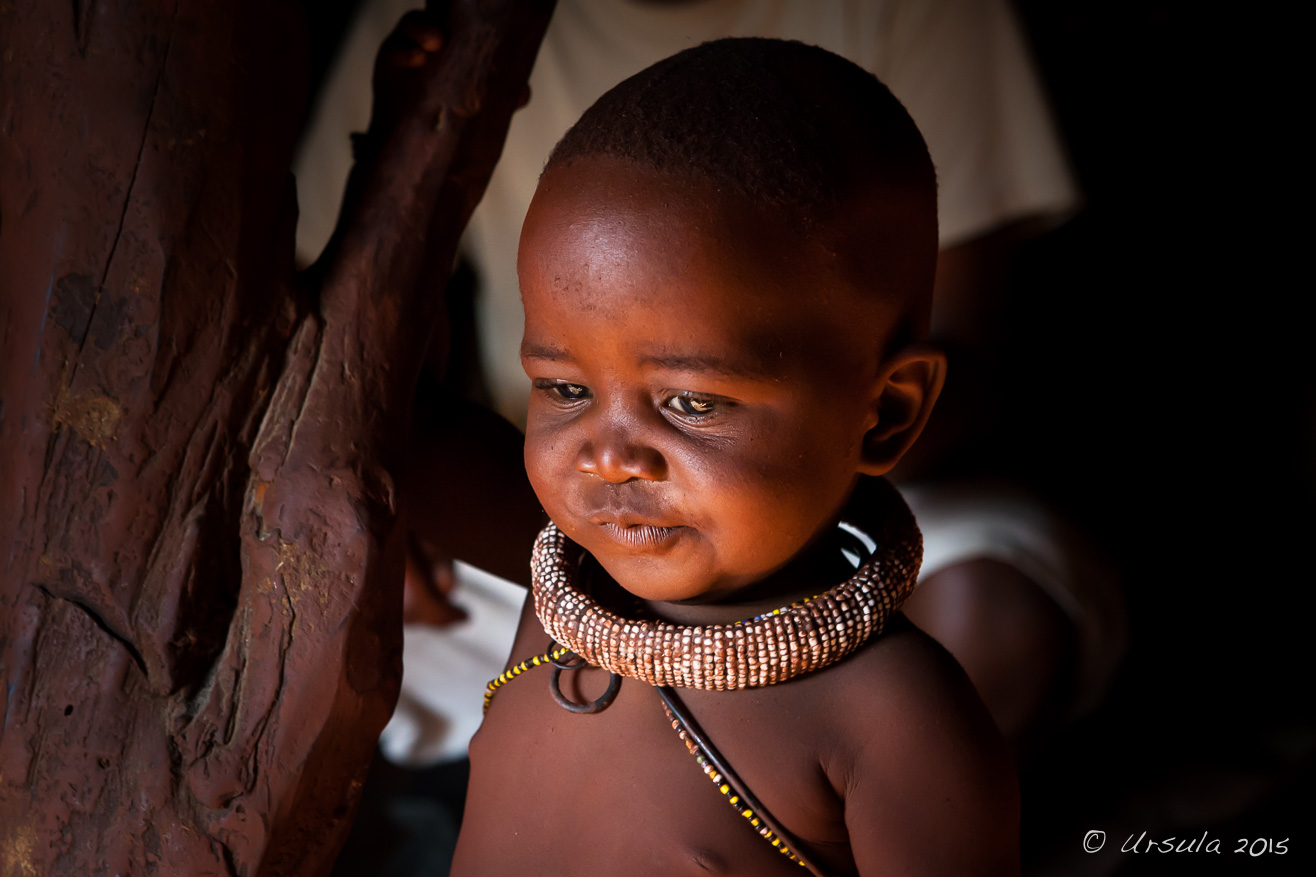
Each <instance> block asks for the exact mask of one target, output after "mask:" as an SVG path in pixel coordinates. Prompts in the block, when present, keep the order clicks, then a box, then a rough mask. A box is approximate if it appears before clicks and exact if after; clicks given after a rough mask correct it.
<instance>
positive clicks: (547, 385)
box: [534, 380, 589, 402]
mask: <svg viewBox="0 0 1316 877" xmlns="http://www.w3.org/2000/svg"><path fill="white" fill-rule="evenodd" d="M534 385H535V389H536V390H547V391H549V392H551V393H553V394H554V395H556V396H558V397H559V398H562V399H565V400H566V401H568V402H574V401H576V400H577V399H584V398H587V397H588V396H589V387H585V386H582V385H580V384H569V383H567V382H566V381H549V380H539V381H535V382H534Z"/></svg>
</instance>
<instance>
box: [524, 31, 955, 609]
mask: <svg viewBox="0 0 1316 877" xmlns="http://www.w3.org/2000/svg"><path fill="white" fill-rule="evenodd" d="M936 247H937V229H936V194H935V180H934V174H933V170H932V164H931V161H930V160H929V158H928V155H927V150H926V147H925V146H924V145H923V140H922V138H921V137H920V136H919V134H918V131H917V129H916V128H915V127H914V124H913V122H912V121H911V120H910V118H909V116H908V115H907V114H906V113H905V111H904V109H903V108H902V107H901V106H900V104H899V103H898V102H897V101H896V100H895V99H894V98H893V97H892V96H891V95H890V93H889V92H888V91H887V90H886V88H885V87H884V86H882V85H881V83H879V82H878V81H877V80H876V79H874V78H873V77H872V76H871V75H870V74H868V73H866V72H864V71H863V70H861V69H860V68H858V67H856V66H854V65H853V64H851V63H850V62H848V61H845V60H843V59H841V58H838V57H836V56H835V55H831V54H829V53H827V52H825V51H823V50H821V49H817V48H813V47H809V46H804V45H801V44H799V43H787V42H780V41H775V40H723V41H719V42H716V43H709V44H705V45H703V46H699V47H697V48H694V49H691V50H688V51H686V52H682V53H681V54H679V55H676V56H674V57H672V58H669V59H667V60H666V61H663V62H661V63H659V64H657V65H654V66H653V67H651V68H649V69H648V70H645V71H643V72H641V73H639V74H637V75H636V76H634V77H632V78H631V79H629V80H627V81H626V82H623V83H622V84H621V85H619V86H617V87H616V88H614V89H613V90H612V91H610V92H609V93H608V94H606V95H604V96H603V97H602V98H600V100H599V101H598V103H596V104H595V105H594V106H593V107H592V108H591V109H590V110H589V111H587V112H586V113H585V115H584V116H583V117H582V118H581V120H580V121H579V122H578V123H577V124H576V126H575V127H574V128H572V130H571V131H570V132H568V133H567V135H566V136H565V137H564V138H563V139H562V142H561V143H559V144H558V146H557V148H556V149H555V150H554V152H553V155H552V156H551V157H550V159H549V162H548V165H547V167H546V168H545V170H544V174H543V176H542V177H541V179H540V184H539V189H538V191H537V192H536V194H535V198H534V201H533V203H532V204H531V207H530V211H529V214H528V215H527V217H526V222H525V227H524V229H523V231H522V237H521V250H520V256H519V265H518V269H519V273H520V278H521V292H522V300H523V302H524V305H525V311H526V330H525V338H524V341H523V344H522V360H523V363H524V365H525V368H526V371H527V373H528V374H529V375H530V378H531V379H532V381H533V382H534V387H535V389H534V392H533V394H532V397H531V403H530V413H529V419H528V420H529V422H528V429H527V439H526V468H527V470H528V472H529V474H530V480H531V483H532V484H533V486H534V488H535V491H536V493H537V494H538V495H539V498H540V500H541V502H542V503H543V504H544V508H545V510H546V511H547V512H548V513H549V516H550V517H551V518H552V519H553V520H554V521H555V522H556V523H557V524H558V526H559V527H560V528H561V529H562V531H563V532H564V533H565V534H566V535H567V536H569V537H570V538H572V539H573V540H575V541H576V542H578V543H580V544H581V545H582V546H584V547H585V548H586V549H587V550H589V551H590V552H591V553H592V554H593V555H594V556H595V557H596V558H597V559H598V561H599V562H600V563H601V564H602V565H603V567H604V568H605V569H606V570H607V571H608V572H609V574H611V575H612V576H613V577H614V578H615V579H616V580H617V581H618V582H619V583H620V584H621V585H622V586H623V587H625V588H626V589H627V590H629V591H631V592H632V593H634V594H636V595H638V596H640V597H643V598H645V599H651V600H664V601H674V600H688V599H695V598H704V599H709V598H714V599H715V598H719V597H724V596H726V595H728V594H729V593H731V592H733V591H735V590H737V589H739V588H742V587H744V586H745V585H748V584H750V583H753V582H756V581H759V580H761V579H763V578H765V577H767V576H768V575H770V574H772V573H773V572H775V571H777V570H779V569H781V568H782V567H784V566H785V565H786V564H787V563H788V562H789V561H790V560H791V559H792V558H794V557H796V556H798V555H799V554H800V553H801V552H802V551H803V550H804V549H805V548H806V547H808V546H809V545H810V544H812V543H813V542H814V541H815V540H816V539H817V538H818V537H819V536H820V535H821V533H823V532H824V531H825V530H826V528H828V527H829V526H830V525H831V524H832V523H833V522H834V521H835V520H836V517H837V515H838V514H839V513H840V511H841V508H842V507H843V506H844V504H845V502H846V500H847V499H848V497H849V495H850V492H851V491H852V489H853V487H854V484H855V481H856V480H857V478H858V477H859V475H861V474H872V475H878V474H882V473H884V472H886V471H887V470H889V469H890V468H891V467H892V466H893V465H894V464H895V462H896V461H897V460H898V459H899V458H900V456H901V455H902V454H903V453H904V451H905V450H906V449H907V448H908V446H909V445H910V444H911V443H912V442H913V440H914V438H915V437H916V436H917V434H918V432H919V431H920V430H921V429H922V425H923V423H924V421H925V419H926V417H927V414H928V411H929V410H930V408H931V405H932V402H933V401H934V400H935V397H936V394H937V391H938V390H939V388H940V381H941V375H942V371H943V360H942V359H941V357H940V355H939V354H937V353H935V352H933V351H931V350H929V349H927V348H925V347H922V346H921V345H919V344H918V343H917V339H919V338H920V337H922V336H923V335H924V334H925V333H926V331H927V321H928V313H929V308H930V301H931V289H932V275H933V267H934V264H935V259H936Z"/></svg>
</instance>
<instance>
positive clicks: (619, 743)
mask: <svg viewBox="0 0 1316 877" xmlns="http://www.w3.org/2000/svg"><path fill="white" fill-rule="evenodd" d="M520 639H521V640H522V641H524V640H525V639H526V638H525V637H521V638H520ZM519 645H520V644H519ZM518 657H520V654H519V653H518ZM549 676H550V670H549V668H547V667H538V668H535V669H534V670H532V671H529V672H527V673H525V674H523V675H522V676H521V677H520V678H518V679H516V680H515V681H514V682H513V683H510V684H508V685H507V686H505V687H504V688H503V689H502V690H500V691H499V693H498V694H497V695H496V697H495V700H494V703H493V705H492V707H491V708H490V710H489V713H488V715H487V716H486V719H485V723H484V725H483V726H482V728H481V730H480V732H479V734H477V736H476V738H475V740H474V741H473V742H472V744H471V762H472V768H471V789H470V793H469V796H468V799H467V809H466V816H465V821H464V823H463V829H462V838H461V842H460V844H459V846H458V855H457V860H456V862H455V863H454V870H453V873H454V874H458V875H461V874H467V875H471V874H479V875H497V874H509V875H510V874H526V873H537V874H545V875H552V874H572V875H588V874H600V875H602V874H623V873H624V874H636V875H640V874H664V875H680V874H687V873H688V874H723V875H738V874H746V875H748V874H758V875H769V874H774V873H780V874H797V875H798V874H801V873H803V871H802V869H801V868H800V867H799V866H798V865H796V864H795V863H793V862H791V861H790V860H789V859H787V858H786V857H784V856H782V855H781V854H780V853H779V852H778V851H777V850H776V849H775V848H774V847H773V846H772V845H770V844H769V843H768V842H766V841H765V840H764V839H763V838H762V837H761V836H760V834H759V832H758V830H757V829H756V827H755V826H754V825H753V824H751V823H752V821H753V820H752V819H747V818H746V817H744V816H743V815H742V812H741V810H742V808H741V807H735V806H732V804H731V803H730V802H729V800H728V799H729V797H730V795H728V794H726V793H724V790H723V789H722V788H721V786H722V785H723V783H715V782H714V781H713V780H712V779H711V778H710V776H709V775H708V774H707V773H706V772H705V770H704V769H703V768H702V767H701V765H700V764H699V763H698V761H697V760H696V758H695V757H694V756H692V755H691V753H690V752H689V750H688V748H687V746H686V745H685V743H683V742H682V740H681V739H680V737H679V736H678V734H677V733H676V731H675V730H673V728H672V725H671V722H670V721H669V720H668V718H667V716H666V714H665V713H664V710H663V706H662V702H661V700H660V699H659V697H658V694H657V692H656V691H655V690H654V689H652V688H650V687H649V686H647V685H645V684H643V683H641V682H637V681H634V680H623V681H622V685H621V689H620V691H619V692H618V695H617V697H616V700H615V701H614V702H613V704H612V705H611V706H610V707H608V708H607V709H606V710H603V711H602V712H599V713H595V714H586V715H581V714H573V713H570V712H568V711H566V710H564V709H563V708H562V707H560V706H559V705H558V704H557V703H556V702H555V701H554V699H553V697H552V696H551V694H550V691H549ZM607 685H608V676H607V674H606V673H603V672H601V671H597V670H593V669H587V670H583V671H577V672H572V673H563V674H562V676H561V690H562V693H563V694H564V695H565V696H566V697H568V698H570V699H571V700H573V701H577V702H585V701H589V700H593V699H594V698H596V697H597V696H599V695H600V694H602V693H603V691H604V690H605V689H606V688H607ZM681 694H682V696H683V699H684V701H685V704H686V706H687V707H688V708H689V709H690V712H691V713H693V714H694V716H695V718H696V720H697V721H698V722H699V723H700V725H701V726H702V727H703V729H704V731H705V732H706V733H707V734H708V736H709V737H710V739H712V740H713V742H714V744H715V745H716V746H717V748H718V749H719V750H721V752H722V754H723V755H724V757H725V758H726V759H727V760H728V761H729V762H730V763H731V765H732V767H733V768H734V769H735V771H736V772H737V773H738V774H739V775H740V776H741V779H742V780H743V781H744V782H745V784H746V785H748V786H749V787H750V788H751V789H752V791H753V793H754V794H755V795H757V796H758V797H759V799H760V800H761V801H762V803H763V804H764V805H765V806H766V807H767V808H768V809H769V811H770V812H771V813H772V814H773V815H774V816H775V817H776V819H777V821H778V822H780V823H781V824H782V825H783V826H784V827H785V828H786V829H787V830H788V831H790V832H791V833H792V834H794V835H795V836H796V837H798V838H799V839H800V840H801V841H803V842H804V843H805V845H806V849H807V850H808V851H809V853H810V855H813V856H814V857H815V858H818V857H821V858H824V859H827V860H830V861H831V862H832V863H833V865H834V866H836V867H837V870H839V871H842V872H844V871H845V870H847V868H846V867H845V862H846V861H848V859H849V856H848V845H847V843H846V838H847V836H846V834H845V829H844V824H843V814H842V808H841V805H840V801H839V799H838V798H837V797H836V795H835V793H834V792H833V791H832V790H831V788H830V786H829V785H828V784H827V782H826V780H825V777H824V775H823V771H822V770H821V768H820V766H819V762H818V754H817V752H816V751H815V750H814V748H813V747H812V746H811V745H810V740H809V735H808V734H802V733H800V731H801V725H800V717H799V716H798V715H793V714H791V711H790V710H789V709H784V708H783V704H785V703H788V702H789V699H785V700H783V698H782V697H781V696H780V694H779V693H777V692H763V691H759V692H728V693H708V692H681ZM733 794H734V793H733ZM850 867H851V868H852V867H853V866H852V864H851V865H850Z"/></svg>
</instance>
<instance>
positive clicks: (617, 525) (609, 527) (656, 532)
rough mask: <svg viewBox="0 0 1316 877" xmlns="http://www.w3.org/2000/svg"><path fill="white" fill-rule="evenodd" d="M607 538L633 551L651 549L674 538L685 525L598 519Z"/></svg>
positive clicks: (683, 529)
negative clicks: (668, 525) (669, 525)
mask: <svg viewBox="0 0 1316 877" xmlns="http://www.w3.org/2000/svg"><path fill="white" fill-rule="evenodd" d="M598 526H599V529H601V530H602V531H603V532H604V533H605V534H607V536H608V538H609V539H611V540H612V541H614V542H616V543H617V544H619V545H621V546H623V547H625V548H630V549H632V550H635V551H653V550H655V549H658V548H662V547H664V546H665V545H667V544H669V543H670V542H672V541H673V540H675V539H676V538H677V537H678V536H679V535H680V534H681V533H682V532H683V531H685V530H686V529H688V528H686V527H664V526H660V525H658V524H626V523H622V522H621V521H599V522H598Z"/></svg>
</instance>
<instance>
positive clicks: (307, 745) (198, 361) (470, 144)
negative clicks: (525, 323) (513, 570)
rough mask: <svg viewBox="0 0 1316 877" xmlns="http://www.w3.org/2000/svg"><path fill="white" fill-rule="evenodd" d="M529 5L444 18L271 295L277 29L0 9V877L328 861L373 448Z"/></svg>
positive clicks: (336, 827)
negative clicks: (298, 271)
mask: <svg viewBox="0 0 1316 877" xmlns="http://www.w3.org/2000/svg"><path fill="white" fill-rule="evenodd" d="M551 6H552V4H551V2H536V0H520V2H511V0H499V2H485V0H464V2H460V3H457V4H455V5H454V8H453V9H452V10H451V11H450V13H449V17H448V20H447V32H448V34H449V43H448V45H447V46H446V47H445V49H444V51H443V52H442V53H440V55H439V57H438V59H437V60H436V61H435V62H434V63H432V64H431V65H430V66H429V67H427V68H425V69H424V70H423V71H417V76H418V83H416V87H415V88H414V89H411V90H410V91H408V92H407V93H406V94H404V95H400V96H398V98H397V105H396V106H393V107H386V108H383V109H382V110H377V113H376V117H375V120H374V122H373V123H372V127H371V132H370V136H369V138H368V143H369V144H370V146H371V147H372V148H371V149H370V150H369V151H370V152H371V154H372V160H371V161H369V162H367V163H365V164H363V165H361V166H359V167H358V169H357V171H356V172H355V173H354V183H353V197H352V201H351V207H352V209H351V210H350V211H347V212H345V215H344V221H343V224H342V226H341V227H340V230H339V233H338V234H337V235H336V237H335V242H334V243H333V244H332V245H331V251H330V252H329V253H328V254H327V255H326V258H325V259H324V260H322V263H321V264H319V265H318V266H316V268H315V269H314V271H313V272H312V273H311V274H310V275H308V276H304V277H298V276H296V275H294V273H293V270H292V231H293V227H294V223H295V205H294V203H293V197H292V187H291V185H290V180H289V176H288V168H289V167H290V164H291V152H292V145H293V141H294V138H295V136H296V134H297V132H296V130H295V126H296V124H297V121H298V119H299V116H300V113H299V109H300V106H301V99H302V95H301V94H300V87H299V86H298V84H297V80H298V75H299V70H300V67H299V63H300V59H301V57H302V51H303V46H302V39H303V37H302V33H303V27H302V25H303V23H302V22H301V21H300V19H299V11H300V9H301V6H300V4H299V3H296V2H292V0H267V2H262V3H260V4H256V3H254V2H249V0H239V2H228V3H224V2H215V3H203V2H198V0H175V2H169V0H150V2H141V3H138V4H136V5H135V6H134V7H133V8H131V9H127V10H125V9H124V8H123V7H120V6H118V5H115V6H114V7H113V8H109V5H108V4H105V3H101V2H97V0H74V2H71V3H39V2H36V0H27V2H20V0H10V2H0V533H3V534H5V535H6V540H5V542H6V543H7V544H5V543H0V720H2V722H3V724H2V725H0V729H2V730H0V877H10V875H35V874H41V875H44V874H66V873H67V874H89V875H91V874H107V875H108V874H128V873H132V874H161V875H174V874H253V875H254V874H262V875H283V874H316V873H321V872H323V871H324V870H326V869H327V867H328V865H329V864H330V863H331V862H332V860H333V857H334V856H335V855H336V853H337V850H338V848H339V846H340V844H341V841H342V837H343V834H344V831H345V829H346V827H347V825H348V824H349V823H350V820H351V818H352V815H353V810H354V808H355V801H356V797H357V792H358V791H359V789H360V782H361V778H362V776H363V774H364V771H365V768H366V765H367V763H368V760H369V757H370V753H371V751H372V749H373V745H374V740H375V738H376V736H377V735H378V732H379V730H380V729H381V728H382V726H383V724H384V722H385V721H386V719H387V716H388V714H389V712H390V710H391V708H392V705H393V701H394V699H395V698H396V691H397V683H398V678H399V673H400V666H399V655H400V578H401V577H400V555H399V554H398V552H397V551H396V550H394V546H395V543H396V540H395V539H394V536H393V532H394V519H395V518H394V508H393V474H392V472H393V466H394V463H395V461H397V460H398V459H399V458H400V452H401V450H402V449H401V448H400V447H398V446H397V442H398V440H399V438H400V437H402V436H404V435H405V434H406V428H407V422H406V412H407V410H408V407H409V400H410V394H411V392H412V389H413V387H414V382H415V378H416V374H417V372H418V370H419V367H420V363H421V358H422V355H423V352H424V349H425V345H426V343H427V340H428V337H429V335H430V332H431V329H432V327H433V325H434V323H435V321H436V319H437V318H438V316H439V310H438V309H439V302H440V301H441V299H440V297H439V295H438V294H437V293H438V292H439V287H440V286H441V281H440V280H439V279H440V278H442V277H443V276H445V275H446V273H447V269H448V266H449V265H450V264H451V261H452V256H453V253H454V250H455V247H456V242H457V238H458V235H459V234H460V231H461V228H462V226H463V225H464V224H465V222H466V219H467V218H468V217H469V215H470V211H471V210H472V209H473V208H474V204H475V202H476V201H477V200H478V198H479V196H480V194H481V193H482V192H483V188H484V185H485V182H486V181H487V179H488V175H489V173H490V172H491V170H492V167H493V163H494V161H496V158H497V155H498V152H499V150H500V149H501V143H502V138H503V136H504V134H505V133H506V127H507V123H508V120H509V119H510V116H511V113H512V111H513V109H514V105H515V101H516V98H517V96H518V95H519V94H520V92H521V88H522V86H523V84H524V83H525V81H526V79H527V77H528V75H529V69H530V65H531V63H532V61H533V57H534V52H535V49H536V47H537V45H538V42H539V39H540V38H541V37H542V34H543V30H544V28H545V27H546V25H547V19H548V16H549V13H550V11H551Z"/></svg>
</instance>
